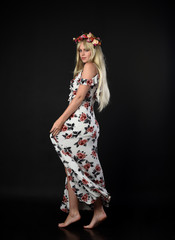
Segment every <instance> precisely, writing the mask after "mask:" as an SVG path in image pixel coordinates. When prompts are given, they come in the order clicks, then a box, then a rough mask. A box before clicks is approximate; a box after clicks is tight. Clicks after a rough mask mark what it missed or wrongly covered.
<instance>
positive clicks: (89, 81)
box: [80, 76, 98, 86]
mask: <svg viewBox="0 0 175 240" xmlns="http://www.w3.org/2000/svg"><path fill="white" fill-rule="evenodd" d="M97 83H98V78H97V76H95V77H93V78H91V79H86V78H80V84H82V85H90V86H94V85H95V84H97Z"/></svg>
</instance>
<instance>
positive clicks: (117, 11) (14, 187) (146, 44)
mask: <svg viewBox="0 0 175 240" xmlns="http://www.w3.org/2000/svg"><path fill="white" fill-rule="evenodd" d="M173 11H174V10H173V8H172V6H171V5H170V3H169V2H168V1H157V2H156V1H152V2H148V1H141V3H140V2H137V3H136V2H135V3H131V2H130V3H126V2H123V3H115V2H114V3H113V4H108V5H107V4H106V2H87V3H84V4H83V3H82V2H75V3H74V5H73V6H70V5H69V3H65V4H62V5H59V4H58V3H57V4H54V3H53V4H51V3H50V4H49V5H48V3H46V2H38V3H37V4H36V3H35V4H31V3H25V4H19V3H16V2H15V3H14V2H13V3H9V4H6V6H3V7H2V8H1V97H2V100H1V103H2V105H1V137H2V138H1V150H2V152H1V160H0V162H1V163H0V165H1V166H0V168H1V174H0V179H1V182H0V194H1V200H3V201H4V202H6V203H7V202H9V205H8V206H12V204H14V202H15V203H17V202H39V203H42V202H49V203H53V204H56V211H57V212H59V206H60V203H61V199H62V196H63V190H64V181H65V172H64V168H63V165H62V163H61V161H60V159H58V157H57V154H56V152H55V150H54V148H53V145H52V144H51V142H50V139H49V130H50V128H51V127H52V124H53V123H54V121H55V120H56V119H57V118H58V117H59V116H60V115H61V114H62V113H63V111H64V110H65V109H66V107H67V106H68V95H69V91H70V90H69V82H70V80H71V79H72V72H73V69H74V64H75V44H74V42H73V41H72V38H73V37H77V36H79V35H80V34H81V33H83V32H92V33H94V34H95V35H96V36H99V37H101V39H102V49H103V52H104V55H105V57H106V64H107V73H108V84H109V89H110V93H111V100H110V103H109V105H108V106H107V107H106V108H105V109H104V110H103V111H102V112H101V113H98V111H97V105H95V111H96V118H97V120H98V122H99V124H100V137H99V142H98V149H99V159H100V162H101V164H102V167H103V169H104V176H105V181H106V187H107V190H108V191H109V192H110V193H111V196H112V198H111V204H110V208H109V209H108V211H109V212H110V211H111V212H112V211H114V210H116V209H118V208H120V207H121V206H125V207H128V208H129V207H133V206H134V207H141V208H142V207H146V208H149V207H151V208H153V209H156V208H158V209H159V210H160V209H161V211H162V210H163V209H167V208H168V209H169V212H168V213H167V215H168V216H169V215H171V214H172V211H173V210H174V200H175V192H174V182H175V181H174V167H173V162H174V157H173V156H174V154H173V151H172V148H173V142H172V140H171V139H172V137H173V129H174V128H173V111H174V110H173V107H174V105H173V90H174V89H173V87H174V86H173V76H174V69H173V56H174V55H173V54H174V46H173V44H174V41H173V40H174V33H173V32H174V26H173ZM165 212H166V210H165Z"/></svg>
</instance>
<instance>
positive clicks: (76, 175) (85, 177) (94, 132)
mask: <svg viewBox="0 0 175 240" xmlns="http://www.w3.org/2000/svg"><path fill="white" fill-rule="evenodd" d="M81 74H82V72H80V73H79V74H78V75H77V76H76V77H75V79H74V80H72V81H70V90H71V92H70V94H69V99H68V100H69V103H70V102H71V100H72V99H73V98H74V96H75V95H76V92H77V90H78V87H79V85H80V84H84V85H90V86H91V87H90V88H89V91H88V92H87V94H86V96H85V99H84V100H83V101H82V104H81V105H80V106H79V107H78V108H77V110H76V111H75V112H73V113H72V114H71V115H70V117H69V118H68V119H67V120H66V121H65V123H64V125H63V126H62V131H60V133H59V134H58V135H57V136H56V137H55V138H54V137H53V136H52V135H50V138H51V141H52V143H53V145H54V147H55V150H56V152H57V153H58V156H59V158H60V160H61V161H62V163H63V164H64V167H65V168H66V169H67V173H68V174H69V176H66V178H65V189H64V197H63V201H61V206H60V209H61V210H62V211H64V212H66V213H68V212H69V210H70V209H69V206H70V205H69V194H68V181H71V187H72V189H73V191H74V192H75V194H76V196H77V198H78V199H79V201H81V202H83V204H82V207H83V206H84V205H85V203H86V209H87V208H89V209H93V204H94V202H95V199H94V195H93V194H92V191H95V192H98V193H99V194H100V196H101V198H102V200H103V204H104V205H105V206H109V201H110V195H109V193H108V192H107V190H106V189H105V184H104V176H103V171H102V168H101V165H100V161H99V159H98V154H97V151H96V149H97V143H98V137H99V133H100V128H99V123H98V121H97V120H96V118H95V114H94V103H95V100H97V99H96V98H94V95H95V92H96V89H97V83H98V77H99V76H98V75H96V76H95V77H94V78H92V79H83V78H81ZM94 184H95V187H94Z"/></svg>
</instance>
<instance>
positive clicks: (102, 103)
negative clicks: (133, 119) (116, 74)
mask: <svg viewBox="0 0 175 240" xmlns="http://www.w3.org/2000/svg"><path fill="white" fill-rule="evenodd" d="M82 42H83V45H84V48H85V49H87V50H90V51H91V56H90V59H89V61H90V62H93V63H95V65H96V67H97V69H98V72H99V75H100V77H99V84H98V88H97V91H96V96H97V102H98V104H99V107H98V111H99V112H101V111H102V110H103V108H105V107H106V106H107V105H108V103H109V100H110V91H109V88H108V82H107V74H106V64H105V59H104V55H103V52H102V49H101V46H99V45H97V46H95V47H94V45H93V44H92V43H91V42H87V41H86V40H82V41H81V42H79V43H77V51H76V65H75V69H74V77H75V76H76V75H77V74H78V73H79V72H80V71H82V69H83V67H84V63H83V62H82V61H81V59H80V55H79V48H80V44H81V43H82Z"/></svg>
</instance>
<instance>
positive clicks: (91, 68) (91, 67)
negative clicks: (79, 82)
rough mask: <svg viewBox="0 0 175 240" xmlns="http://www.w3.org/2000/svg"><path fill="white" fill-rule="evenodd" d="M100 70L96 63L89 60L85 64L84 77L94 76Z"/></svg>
mask: <svg viewBox="0 0 175 240" xmlns="http://www.w3.org/2000/svg"><path fill="white" fill-rule="evenodd" d="M97 72H98V70H97V67H96V66H95V64H94V63H92V62H87V63H85V65H84V68H83V72H82V78H87V79H90V78H92V77H94V76H95V75H96V74H97Z"/></svg>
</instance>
